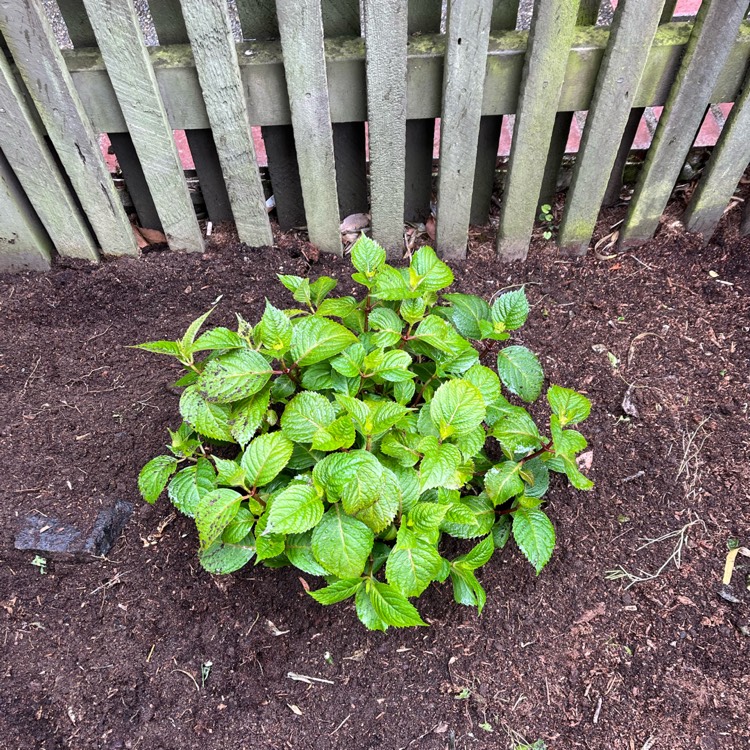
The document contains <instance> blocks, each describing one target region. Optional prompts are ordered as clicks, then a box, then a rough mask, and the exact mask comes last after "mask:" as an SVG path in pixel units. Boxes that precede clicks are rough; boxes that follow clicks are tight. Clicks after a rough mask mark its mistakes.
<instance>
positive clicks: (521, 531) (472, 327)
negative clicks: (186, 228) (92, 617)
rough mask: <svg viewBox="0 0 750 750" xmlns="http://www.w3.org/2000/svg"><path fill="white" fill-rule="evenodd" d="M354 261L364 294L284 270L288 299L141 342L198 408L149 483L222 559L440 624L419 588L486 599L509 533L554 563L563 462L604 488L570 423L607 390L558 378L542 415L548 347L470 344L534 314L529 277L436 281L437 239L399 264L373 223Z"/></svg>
mask: <svg viewBox="0 0 750 750" xmlns="http://www.w3.org/2000/svg"><path fill="white" fill-rule="evenodd" d="M351 260H352V263H353V265H354V268H355V269H356V273H354V274H353V276H352V278H353V279H354V280H355V281H356V282H358V283H359V284H361V285H362V286H363V287H364V290H365V291H364V294H363V295H361V298H360V299H357V298H355V297H353V296H342V297H336V296H331V294H332V292H333V291H334V290H335V288H336V286H337V282H336V280H334V279H332V278H330V277H327V276H321V277H320V278H318V279H316V280H315V281H310V280H309V279H307V278H301V277H299V276H291V275H281V276H279V280H280V281H281V283H282V284H283V285H284V286H285V287H286V288H287V289H288V290H289V291H290V292H291V294H292V297H293V298H294V300H295V302H296V306H294V307H292V308H290V309H285V310H281V309H278V308H276V307H274V306H273V305H272V304H271V303H270V302H268V301H266V307H265V312H264V313H263V315H262V317H261V318H260V320H259V321H257V323H255V325H252V324H251V323H250V322H248V321H246V320H245V319H244V318H242V317H241V316H239V315H238V316H237V326H236V327H235V328H233V329H230V328H226V327H216V328H212V329H210V330H207V331H205V332H203V333H201V332H200V331H201V329H202V327H203V324H204V323H205V321H206V318H207V317H208V315H209V314H210V311H209V312H208V313H206V314H205V315H202V316H201V317H200V318H198V319H197V320H196V321H194V322H193V323H192V324H191V325H190V327H189V328H188V330H187V331H186V333H185V334H184V335H183V336H182V338H180V339H178V340H175V341H151V342H148V343H145V344H140V345H139V348H141V349H145V350H147V351H150V352H155V353H158V354H165V355H169V356H172V357H175V358H176V359H177V360H178V361H179V362H180V363H181V364H182V365H183V366H184V367H185V374H184V376H183V377H182V378H180V380H178V381H177V383H176V385H177V386H179V387H181V388H182V389H183V390H182V395H181V398H180V414H181V416H182V420H183V421H182V424H181V425H180V426H179V427H178V429H177V430H176V431H174V432H172V431H170V438H171V439H170V442H169V445H168V446H167V448H168V450H167V452H166V453H164V454H163V455H160V456H157V457H155V458H153V459H152V460H151V461H149V462H148V463H147V464H146V465H145V466H144V467H143V469H142V470H141V472H140V475H139V479H138V486H139V490H140V492H141V494H142V495H143V498H144V499H145V500H146V501H147V502H149V503H154V502H155V501H156V500H157V499H158V497H159V496H160V495H161V493H162V491H163V490H164V489H165V488H166V490H167V494H168V496H169V499H170V501H171V502H172V503H173V504H174V506H175V507H176V508H177V509H178V510H179V511H180V512H181V513H183V514H185V515H186V516H188V517H190V518H193V519H194V520H195V525H196V528H197V532H198V542H199V559H200V562H201V564H202V566H203V567H204V568H205V569H206V570H207V571H209V572H210V573H213V574H221V573H231V572H233V571H236V570H238V569H240V568H242V567H243V566H244V565H246V564H248V563H250V562H251V561H254V562H255V563H256V564H257V563H263V564H264V565H266V566H269V567H281V566H286V565H292V566H295V567H296V568H298V569H299V570H300V571H302V572H303V573H306V574H308V575H309V576H320V577H321V578H323V579H324V580H325V585H324V586H323V587H321V588H318V589H316V590H313V591H310V595H311V596H312V597H313V598H314V599H316V600H317V601H318V602H320V603H322V604H334V603H336V602H340V601H343V600H347V599H353V600H354V605H355V608H356V612H357V615H358V616H359V619H360V620H361V621H362V622H363V623H364V625H365V626H366V627H367V628H369V629H372V630H386V629H387V628H388V627H389V626H394V627H407V626H411V625H424V624H425V622H424V620H423V619H422V617H421V615H420V613H419V612H418V610H417V609H416V607H415V606H414V604H413V602H412V601H411V600H413V599H415V598H417V597H419V596H420V595H421V594H422V593H423V592H424V591H425V589H426V588H427V587H428V586H429V585H430V584H431V583H433V582H444V581H446V580H447V579H450V581H451V583H452V586H453V593H454V597H455V600H456V601H457V602H458V603H459V604H465V605H469V606H474V607H476V608H477V609H478V611H479V612H480V613H481V611H482V608H483V607H484V605H485V601H486V594H485V591H484V589H483V587H482V585H481V583H480V580H479V578H478V577H477V571H478V570H479V569H480V568H481V567H482V566H483V565H485V564H486V563H487V562H488V561H489V560H490V558H491V557H492V554H493V553H494V551H495V549H498V548H502V547H503V546H505V544H506V543H507V542H508V540H509V539H510V538H511V537H512V538H513V540H514V541H515V544H516V545H517V547H518V548H519V549H520V551H521V553H522V554H523V555H524V556H525V557H526V558H527V559H528V561H529V562H530V563H531V565H532V566H533V567H534V569H535V570H536V572H537V574H538V573H539V572H540V571H541V570H542V568H543V567H544V566H545V565H546V564H547V562H548V561H549V559H550V556H551V554H552V550H553V547H554V544H555V530H554V528H553V526H552V523H551V521H550V519H549V518H548V516H547V515H546V514H545V513H544V511H543V510H542V509H541V505H542V503H543V500H544V497H545V494H546V492H547V490H548V488H549V486H550V473H557V474H562V475H564V476H566V477H567V479H568V481H569V482H570V483H571V484H572V485H573V486H574V487H576V488H578V489H582V490H588V489H591V487H592V486H593V485H592V482H591V481H590V480H589V479H588V478H587V477H586V476H584V475H583V474H582V473H581V471H580V470H579V467H578V463H577V461H576V457H577V455H578V454H579V453H580V452H581V451H583V450H584V449H585V448H586V439H585V438H584V437H583V435H582V434H581V433H580V432H578V431H577V430H576V429H573V427H574V426H575V425H577V424H579V423H580V422H582V421H583V420H585V419H586V418H587V417H588V415H589V411H590V408H591V404H590V402H589V401H588V399H587V398H586V397H585V396H583V395H582V394H580V393H577V392H576V391H573V390H570V389H567V388H562V387H560V386H557V385H552V386H550V387H549V388H548V389H547V391H546V398H547V401H548V405H549V408H550V410H551V416H550V418H549V424H548V429H546V430H544V431H541V430H540V429H539V427H538V425H537V423H536V422H535V420H534V418H533V417H532V416H531V414H530V413H529V411H527V409H526V407H525V406H524V405H522V404H531V403H533V402H535V401H537V400H538V399H539V398H540V396H541V394H542V390H543V386H544V375H543V372H542V367H541V364H540V362H539V360H538V358H537V357H536V355H535V354H534V353H533V352H531V351H530V350H529V349H527V348H526V347H524V346H521V345H519V344H515V343H514V344H511V345H507V346H502V347H501V348H499V351H498V353H497V360H496V367H495V368H490V367H487V366H485V365H484V364H482V363H481V362H480V355H479V352H478V351H477V348H476V347H475V345H474V342H485V344H483V346H482V349H483V351H485V350H486V349H487V348H488V345H490V344H492V342H504V341H507V340H508V339H509V338H510V336H511V332H513V331H516V330H517V329H519V328H520V327H521V326H522V325H523V324H524V323H525V322H526V318H527V317H528V314H529V304H528V301H527V299H526V294H525V292H524V290H523V289H522V288H521V289H516V290H514V291H509V292H506V293H504V294H501V295H499V296H498V297H497V298H496V299H494V301H493V302H492V303H491V304H490V302H487V301H486V300H484V299H483V298H481V297H478V296H475V295H471V294H440V292H442V290H444V289H445V288H447V287H449V286H450V285H451V284H452V283H453V273H452V271H451V269H450V268H449V267H448V266H447V265H446V264H445V263H444V262H442V261H441V260H440V259H439V258H438V257H437V255H436V254H435V252H434V251H433V250H432V248H429V247H423V248H421V249H420V250H418V251H417V252H416V253H415V254H414V255H413V257H412V259H411V262H410V263H409V265H408V266H407V267H406V268H395V267H393V266H391V265H389V264H387V263H386V255H385V252H384V250H383V249H382V248H381V247H380V246H378V245H377V244H376V243H375V242H373V241H372V240H370V239H368V238H367V237H365V236H364V235H363V236H362V237H361V238H360V239H359V240H358V241H357V243H356V244H355V245H354V247H353V248H352V252H351ZM496 346H497V345H496ZM447 537H454V538H455V539H458V540H467V541H466V542H460V543H458V545H456V544H450V545H446V544H445V542H446V539H447ZM462 545H463V546H464V551H463V553H462V554H459V555H455V553H454V554H453V555H451V554H449V553H448V552H447V551H446V550H447V549H450V550H455V549H456V548H457V546H458V547H459V548H460V547H461V546H462Z"/></svg>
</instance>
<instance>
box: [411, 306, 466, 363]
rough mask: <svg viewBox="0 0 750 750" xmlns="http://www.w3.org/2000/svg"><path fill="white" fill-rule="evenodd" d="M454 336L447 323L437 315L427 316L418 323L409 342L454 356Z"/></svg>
mask: <svg viewBox="0 0 750 750" xmlns="http://www.w3.org/2000/svg"><path fill="white" fill-rule="evenodd" d="M456 336H458V334H457V333H456V331H455V329H454V328H453V327H452V326H451V325H450V324H449V323H446V322H445V321H444V320H443V319H442V318H439V317H438V316H437V315H428V316H427V317H426V318H424V319H423V320H422V321H421V322H420V323H419V325H418V326H417V329H416V331H414V333H413V334H412V336H411V339H410V340H411V341H412V342H414V341H421V342H423V343H425V344H428V345H429V346H431V347H433V348H434V349H437V350H438V351H441V352H445V353H447V354H454V353H455V351H456V347H455V346H454V344H455V337H456ZM459 338H460V337H459ZM462 340H463V339H462ZM412 346H414V344H412Z"/></svg>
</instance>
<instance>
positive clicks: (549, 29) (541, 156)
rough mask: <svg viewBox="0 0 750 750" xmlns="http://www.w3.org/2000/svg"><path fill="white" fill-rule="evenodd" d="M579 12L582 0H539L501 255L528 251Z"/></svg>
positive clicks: (503, 218) (502, 229) (507, 193)
mask: <svg viewBox="0 0 750 750" xmlns="http://www.w3.org/2000/svg"><path fill="white" fill-rule="evenodd" d="M577 13H578V0H536V5H535V7H534V15H533V18H532V21H531V23H532V27H531V34H530V37H529V46H528V50H527V52H526V62H525V65H524V72H523V83H522V88H521V96H520V98H519V102H518V114H517V115H516V122H515V126H514V130H513V143H512V145H511V151H510V161H509V163H508V175H507V177H506V182H505V191H504V194H503V202H502V207H501V209H500V224H499V227H498V235H497V250H498V254H499V256H500V258H501V259H502V260H506V261H510V260H521V259H524V258H525V257H526V254H527V253H528V248H529V242H530V240H531V233H532V231H533V228H534V218H535V215H536V210H537V203H538V200H539V194H540V192H541V188H542V180H543V179H544V167H545V163H546V157H547V153H548V147H549V145H550V139H551V137H552V133H553V130H554V126H555V114H556V112H557V106H558V103H559V100H560V92H561V90H562V85H563V81H564V78H565V68H566V63H567V61H568V57H569V52H570V47H571V45H572V42H573V35H574V32H575V23H576V16H577Z"/></svg>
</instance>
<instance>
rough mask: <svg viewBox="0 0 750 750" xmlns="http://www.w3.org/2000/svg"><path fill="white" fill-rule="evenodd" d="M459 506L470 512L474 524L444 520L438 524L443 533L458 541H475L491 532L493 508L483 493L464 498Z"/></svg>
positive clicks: (493, 518) (493, 517)
mask: <svg viewBox="0 0 750 750" xmlns="http://www.w3.org/2000/svg"><path fill="white" fill-rule="evenodd" d="M460 504H461V505H463V506H464V507H465V508H467V509H468V510H469V511H471V513H472V514H473V516H474V523H452V522H450V521H448V520H445V521H443V523H442V524H440V528H441V529H442V530H443V531H445V532H446V533H447V534H450V535H451V536H455V537H456V538H458V539H475V538H476V537H478V536H486V535H487V534H489V533H490V532H491V531H492V525H493V524H494V523H495V506H494V505H493V503H492V500H490V499H489V498H488V497H487V495H486V494H485V493H484V492H483V493H482V494H481V495H469V496H468V497H464V498H462V499H461V501H460Z"/></svg>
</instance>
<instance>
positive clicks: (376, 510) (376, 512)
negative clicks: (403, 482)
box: [357, 469, 403, 534]
mask: <svg viewBox="0 0 750 750" xmlns="http://www.w3.org/2000/svg"><path fill="white" fill-rule="evenodd" d="M402 498H403V493H402V490H401V487H400V485H399V483H398V479H397V478H396V475H395V474H394V473H393V472H392V471H389V470H388V469H383V475H382V478H381V481H380V488H379V491H378V497H377V499H376V500H375V502H374V503H373V504H372V505H370V506H368V507H367V508H364V509H363V510H361V511H360V512H359V513H357V518H358V519H359V520H360V521H363V522H364V523H366V524H367V525H368V526H369V527H370V528H371V529H372V530H373V531H374V532H375V533H376V534H379V533H380V532H381V531H383V530H384V529H386V528H388V526H389V525H390V523H391V521H393V519H394V518H395V517H396V513H398V512H399V510H400V509H401V505H402Z"/></svg>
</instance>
